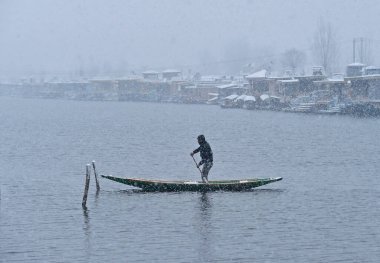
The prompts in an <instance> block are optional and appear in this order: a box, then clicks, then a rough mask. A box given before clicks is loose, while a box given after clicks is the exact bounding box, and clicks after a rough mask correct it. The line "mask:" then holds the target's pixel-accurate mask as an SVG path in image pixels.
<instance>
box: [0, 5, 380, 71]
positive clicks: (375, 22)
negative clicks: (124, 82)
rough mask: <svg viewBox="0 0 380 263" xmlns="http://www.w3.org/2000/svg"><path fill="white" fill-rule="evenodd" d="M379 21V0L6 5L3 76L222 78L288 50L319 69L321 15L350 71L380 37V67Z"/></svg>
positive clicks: (0, 14)
mask: <svg viewBox="0 0 380 263" xmlns="http://www.w3.org/2000/svg"><path fill="white" fill-rule="evenodd" d="M379 14H380V1H378V0H358V1H353V0H342V1H337V0H335V1H332V0H319V1H315V0H290V1H280V0H277V1H276V0H265V1H264V0H260V1H258V0H252V1H249V0H187V1H186V0H183V1H180V0H65V1H63V0H61V1H58V0H56V1H54V0H50V1H49V0H0V76H4V75H7V74H28V73H31V74H39V73H41V72H45V73H46V72H53V73H57V74H58V73H63V72H68V71H75V70H79V69H82V70H90V69H95V68H97V69H98V70H102V69H105V68H108V69H113V70H115V71H116V70H120V69H122V70H124V69H125V70H136V69H137V70H138V69H157V70H162V69H165V68H178V69H188V68H191V69H193V70H194V71H197V70H201V69H202V68H206V67H205V65H207V68H208V69H209V68H214V69H215V71H220V73H221V74H223V73H224V72H223V71H225V70H226V69H227V68H228V61H233V60H235V61H241V63H242V64H243V63H246V62H247V61H252V62H254V60H255V58H256V57H258V56H261V57H263V56H267V57H271V58H273V59H276V58H277V57H278V56H279V55H280V54H281V53H282V52H284V51H285V50H286V49H289V48H297V49H300V50H302V51H304V52H305V53H307V62H308V64H310V65H311V64H313V63H314V62H313V57H312V55H310V54H309V53H310V50H311V42H312V39H313V35H314V33H315V30H316V27H317V22H318V20H319V19H321V18H323V19H324V20H325V21H328V22H330V23H331V25H332V26H333V27H334V28H335V30H336V33H337V40H338V44H339V46H340V58H341V62H342V65H344V64H346V63H349V62H351V60H352V39H353V37H366V38H369V39H371V44H372V49H373V51H374V52H373V54H374V56H375V60H374V62H375V63H377V64H376V65H379V64H380V60H379V55H378V53H379V52H376V51H377V50H379V49H380V29H379V25H380V15H379ZM218 61H219V63H215V62H218ZM342 69H344V68H342Z"/></svg>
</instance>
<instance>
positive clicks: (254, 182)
mask: <svg viewBox="0 0 380 263" xmlns="http://www.w3.org/2000/svg"><path fill="white" fill-rule="evenodd" d="M102 177H103V178H106V179H109V180H112V181H115V182H118V183H122V184H127V185H130V186H134V187H138V188H141V189H142V190H143V191H159V192H166V191H173V192H175V191H219V190H221V191H244V190H249V189H251V188H254V187H259V186H262V185H266V184H270V183H273V182H277V181H280V180H282V178H281V177H276V178H265V179H242V180H222V181H209V183H203V182H201V181H160V180H147V179H137V178H120V177H114V176H109V175H102Z"/></svg>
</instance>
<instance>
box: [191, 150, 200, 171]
mask: <svg viewBox="0 0 380 263" xmlns="http://www.w3.org/2000/svg"><path fill="white" fill-rule="evenodd" d="M191 157H192V158H193V160H194V163H195V166H196V167H197V168H198V170H199V172H200V173H201V176H202V171H201V169H199V166H198V164H197V161H196V160H195V159H194V156H193V155H191Z"/></svg>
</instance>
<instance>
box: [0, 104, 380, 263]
mask: <svg viewBox="0 0 380 263" xmlns="http://www.w3.org/2000/svg"><path fill="white" fill-rule="evenodd" d="M0 121H1V122H0V125H1V130H0V131H1V137H0V138H1V139H0V140H1V148H0V191H1V194H0V198H1V199H0V262H253V261H256V262H292V263H293V262H379V260H380V226H379V218H380V180H379V179H380V172H379V171H380V161H379V157H380V140H379V136H380V119H356V118H352V117H345V116H319V115H304V114H293V113H281V112H269V111H248V110H223V109H221V108H219V107H217V106H207V105H176V104H154V103H129V102H79V101H62V100H38V99H15V98H5V97H2V98H0ZM201 133H202V134H204V135H205V136H206V139H207V140H208V141H209V143H210V145H211V147H212V149H213V151H214V160H215V162H214V167H213V168H212V169H211V172H210V178H209V179H211V180H212V179H240V178H254V177H259V178H260V177H277V176H281V177H283V180H282V181H280V182H276V183H273V184H270V185H266V186H263V187H261V188H256V189H255V190H252V191H246V192H233V193H230V192H211V193H203V194H202V193H186V192H183V193H144V192H141V191H133V190H130V188H128V186H126V185H122V184H118V183H115V182H112V181H107V180H105V179H100V186H101V191H100V192H99V193H98V194H96V193H95V192H96V188H95V182H94V178H93V177H92V178H91V180H92V181H91V185H90V191H89V196H88V201H87V207H88V210H87V211H84V210H83V209H82V207H81V202H82V196H83V190H84V181H85V166H86V164H87V163H90V162H91V161H92V160H96V165H97V170H98V173H99V174H112V175H114V176H130V177H141V178H152V179H153V178H155V179H186V180H195V179H197V180H198V179H200V176H199V171H198V170H197V169H196V167H195V166H194V162H193V160H192V159H191V157H190V155H189V153H190V152H191V151H192V150H193V149H195V148H196V147H197V142H196V137H197V135H199V134H201ZM197 158H198V160H199V156H197Z"/></svg>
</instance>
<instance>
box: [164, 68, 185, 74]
mask: <svg viewBox="0 0 380 263" xmlns="http://www.w3.org/2000/svg"><path fill="white" fill-rule="evenodd" d="M162 73H181V71H180V70H178V69H166V70H164V71H162Z"/></svg>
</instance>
